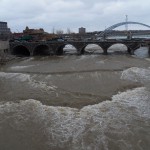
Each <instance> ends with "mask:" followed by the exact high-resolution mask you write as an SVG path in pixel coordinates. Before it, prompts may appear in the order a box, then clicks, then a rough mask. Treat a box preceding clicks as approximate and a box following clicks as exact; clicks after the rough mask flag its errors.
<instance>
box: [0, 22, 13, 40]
mask: <svg viewBox="0 0 150 150" xmlns="http://www.w3.org/2000/svg"><path fill="white" fill-rule="evenodd" d="M10 36H11V31H10V28H8V26H7V22H2V21H1V22H0V40H8V39H9V38H10Z"/></svg>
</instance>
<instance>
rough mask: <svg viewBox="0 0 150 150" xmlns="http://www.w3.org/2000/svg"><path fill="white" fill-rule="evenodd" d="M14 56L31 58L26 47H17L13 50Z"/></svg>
mask: <svg viewBox="0 0 150 150" xmlns="http://www.w3.org/2000/svg"><path fill="white" fill-rule="evenodd" d="M12 54H13V55H16V56H30V51H29V49H28V48H27V47H26V46H24V45H17V46H15V47H14V48H13V50H12Z"/></svg>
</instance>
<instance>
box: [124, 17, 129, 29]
mask: <svg viewBox="0 0 150 150" xmlns="http://www.w3.org/2000/svg"><path fill="white" fill-rule="evenodd" d="M125 22H126V24H125V30H126V31H128V24H127V22H128V15H126V19H125Z"/></svg>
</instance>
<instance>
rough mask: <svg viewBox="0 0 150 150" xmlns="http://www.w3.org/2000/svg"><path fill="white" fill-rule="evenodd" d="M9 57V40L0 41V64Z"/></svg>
mask: <svg viewBox="0 0 150 150" xmlns="http://www.w3.org/2000/svg"><path fill="white" fill-rule="evenodd" d="M11 59H12V57H11V56H10V55H9V41H0V65H2V64H5V63H6V62H8V61H9V60H11Z"/></svg>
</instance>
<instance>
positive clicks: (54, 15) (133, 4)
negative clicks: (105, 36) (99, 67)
mask: <svg viewBox="0 0 150 150" xmlns="http://www.w3.org/2000/svg"><path fill="white" fill-rule="evenodd" d="M126 15H128V20H129V21H136V22H141V23H145V24H147V25H150V0H0V21H6V22H8V26H9V27H10V28H11V30H12V32H21V31H22V30H23V29H24V28H25V27H26V26H28V27H29V28H36V29H38V28H44V30H45V31H47V32H52V30H53V28H54V29H55V30H59V29H63V30H64V32H66V30H67V28H70V29H71V30H72V31H74V32H77V31H78V28H79V27H85V28H86V30H87V31H100V30H104V29H105V28H107V27H109V26H111V25H113V24H116V23H119V22H123V21H125V16H126ZM130 28H139V29H142V26H136V25H134V27H132V26H130ZM144 29H146V27H145V28H144Z"/></svg>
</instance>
